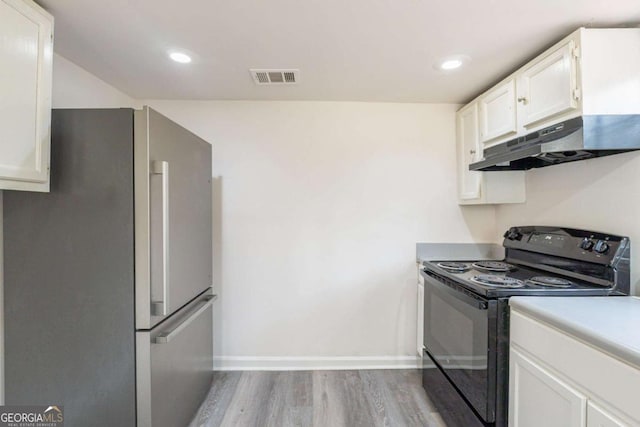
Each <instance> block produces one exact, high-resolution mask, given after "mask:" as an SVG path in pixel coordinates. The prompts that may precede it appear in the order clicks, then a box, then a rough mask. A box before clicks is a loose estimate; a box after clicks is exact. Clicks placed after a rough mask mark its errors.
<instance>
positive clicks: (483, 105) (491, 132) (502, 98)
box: [479, 79, 517, 143]
mask: <svg viewBox="0 0 640 427" xmlns="http://www.w3.org/2000/svg"><path fill="white" fill-rule="evenodd" d="M479 102H480V140H481V141H482V142H483V143H487V142H491V141H493V140H496V139H498V138H501V137H506V136H509V135H514V134H515V133H516V130H517V128H516V91H515V80H513V79H509V80H508V81H506V82H504V83H502V84H500V85H498V86H496V87H495V88H493V89H492V90H490V91H489V92H487V93H486V94H485V95H484V96H483V97H482V98H481V99H480V101H479Z"/></svg>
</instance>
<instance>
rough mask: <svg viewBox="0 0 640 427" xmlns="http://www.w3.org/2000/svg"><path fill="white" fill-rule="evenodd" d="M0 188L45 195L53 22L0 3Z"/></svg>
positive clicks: (24, 4) (8, 1)
mask: <svg viewBox="0 0 640 427" xmlns="http://www.w3.org/2000/svg"><path fill="white" fill-rule="evenodd" d="M0 31H1V32H2V36H1V37H0V76H1V78H0V111H2V114H0V189H10V190H27V191H49V155H50V154H49V150H50V139H51V77H52V71H51V67H52V58H53V18H52V17H51V15H49V14H48V13H47V12H45V11H44V10H43V9H42V8H40V7H39V6H38V5H36V4H35V3H33V2H32V1H27V0H0Z"/></svg>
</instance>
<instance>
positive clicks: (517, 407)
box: [509, 350, 587, 427]
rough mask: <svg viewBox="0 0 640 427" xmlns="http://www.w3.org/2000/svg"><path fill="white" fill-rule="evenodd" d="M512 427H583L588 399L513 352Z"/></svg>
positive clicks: (510, 393)
mask: <svg viewBox="0 0 640 427" xmlns="http://www.w3.org/2000/svg"><path fill="white" fill-rule="evenodd" d="M509 369H510V372H511V373H512V378H513V379H512V381H511V382H510V385H509V387H510V391H509V396H510V402H509V405H510V406H509V417H510V420H509V425H510V426H514V427H538V426H545V427H583V426H584V425H585V415H586V414H585V408H586V406H587V398H586V397H585V396H584V395H582V394H580V393H579V392H577V391H576V390H574V389H572V388H571V387H569V386H568V385H566V384H565V383H563V382H562V381H560V380H559V379H558V378H556V377H554V376H553V374H551V373H549V372H548V371H546V370H544V369H543V368H542V367H540V366H539V365H537V364H536V363H535V362H533V361H531V360H530V359H528V358H526V357H525V356H524V355H523V354H522V353H520V352H518V351H517V350H514V351H512V352H511V358H510V367H509Z"/></svg>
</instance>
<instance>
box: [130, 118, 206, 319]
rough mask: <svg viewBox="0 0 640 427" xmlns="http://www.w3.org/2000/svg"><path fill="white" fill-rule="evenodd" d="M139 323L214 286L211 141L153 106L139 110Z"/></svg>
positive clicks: (162, 315) (166, 312) (169, 311)
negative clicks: (197, 134) (187, 128)
mask: <svg viewBox="0 0 640 427" xmlns="http://www.w3.org/2000/svg"><path fill="white" fill-rule="evenodd" d="M134 158H135V225H136V228H135V238H136V246H135V249H136V328H137V329H151V328H153V327H154V326H155V325H157V324H158V323H159V322H161V321H162V320H163V319H165V318H166V317H168V316H169V315H171V314H172V313H173V312H175V311H176V310H178V309H179V308H180V307H183V306H184V305H185V304H187V303H188V302H189V301H191V300H192V299H193V298H195V297H196V296H197V295H199V294H200V293H202V292H203V291H204V290H205V289H207V288H208V287H210V286H211V285H212V280H211V275H212V244H211V241H212V240H211V239H212V237H211V229H212V216H211V210H212V207H211V204H212V201H211V145H210V144H209V143H207V142H206V141H204V140H203V139H201V138H199V137H197V136H196V135H194V134H192V133H191V132H189V131H188V130H186V129H184V128H183V127H181V126H180V125H178V124H176V123H175V122H173V121H171V120H169V119H168V118H166V117H164V116H162V115H161V114H160V113H158V112H156V111H154V110H152V109H151V108H149V107H144V109H142V110H139V111H136V112H135V143H134Z"/></svg>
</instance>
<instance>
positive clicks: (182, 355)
mask: <svg viewBox="0 0 640 427" xmlns="http://www.w3.org/2000/svg"><path fill="white" fill-rule="evenodd" d="M215 299H216V296H215V295H213V294H212V291H211V289H209V290H208V291H206V292H205V293H203V294H202V295H201V296H200V297H198V298H196V299H195V300H194V301H193V302H191V303H190V304H188V305H187V306H186V307H184V308H183V309H181V310H180V311H178V312H177V313H176V314H174V315H173V316H171V317H170V318H168V319H167V320H166V321H165V322H162V323H161V324H160V325H158V326H156V327H155V328H154V329H152V330H149V331H138V332H136V370H137V374H136V376H137V381H136V382H137V385H136V393H137V405H138V411H137V412H138V427H151V426H153V427H175V426H186V425H188V424H189V422H190V421H191V419H192V418H193V416H194V415H195V413H196V411H197V410H198V407H199V406H200V404H201V403H202V401H203V400H204V398H205V396H206V395H207V392H208V391H209V388H210V386H211V380H212V379H213V316H212V313H213V308H212V304H213V302H214V301H215Z"/></svg>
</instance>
